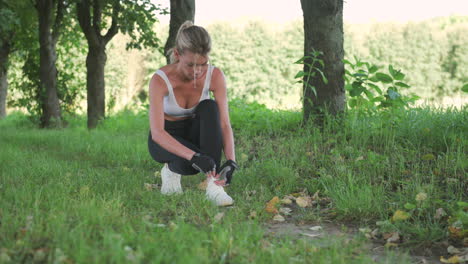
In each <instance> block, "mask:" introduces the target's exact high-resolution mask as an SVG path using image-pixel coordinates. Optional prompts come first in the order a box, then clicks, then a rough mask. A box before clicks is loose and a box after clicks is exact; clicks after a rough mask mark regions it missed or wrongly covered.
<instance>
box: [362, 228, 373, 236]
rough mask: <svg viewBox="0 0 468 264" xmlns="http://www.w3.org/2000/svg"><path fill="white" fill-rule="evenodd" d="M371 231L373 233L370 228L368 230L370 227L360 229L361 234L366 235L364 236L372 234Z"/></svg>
mask: <svg viewBox="0 0 468 264" xmlns="http://www.w3.org/2000/svg"><path fill="white" fill-rule="evenodd" d="M371 231H372V230H371V229H370V228H368V227H361V228H359V232H361V233H364V234H366V233H370V232H371Z"/></svg>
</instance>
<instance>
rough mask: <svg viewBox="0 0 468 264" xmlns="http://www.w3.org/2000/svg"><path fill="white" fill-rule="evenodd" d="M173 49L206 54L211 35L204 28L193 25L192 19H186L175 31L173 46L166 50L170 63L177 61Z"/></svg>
mask: <svg viewBox="0 0 468 264" xmlns="http://www.w3.org/2000/svg"><path fill="white" fill-rule="evenodd" d="M174 49H176V50H177V51H178V52H179V54H183V53H184V52H185V51H187V50H188V51H190V52H193V53H196V54H200V55H202V56H206V55H208V53H210V51H211V37H210V35H209V34H208V32H207V31H206V30H205V29H204V28H202V27H200V26H195V25H194V24H193V22H192V21H190V20H187V21H185V22H184V23H183V24H182V25H181V26H180V28H179V30H178V31H177V36H176V39H175V47H173V48H172V49H170V50H169V51H168V55H169V57H170V62H171V63H174V62H177V60H176V58H175V55H174Z"/></svg>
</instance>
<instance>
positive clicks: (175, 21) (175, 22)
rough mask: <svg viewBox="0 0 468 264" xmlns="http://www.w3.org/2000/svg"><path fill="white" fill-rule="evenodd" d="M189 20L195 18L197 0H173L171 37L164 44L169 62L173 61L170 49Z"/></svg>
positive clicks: (170, 26) (170, 25) (170, 24)
mask: <svg viewBox="0 0 468 264" xmlns="http://www.w3.org/2000/svg"><path fill="white" fill-rule="evenodd" d="M187 20H190V21H194V20H195V0H171V20H170V23H169V37H168V38H167V41H166V45H165V46H164V55H165V56H166V60H167V64H169V63H171V61H170V56H168V54H167V53H168V51H169V50H170V49H172V48H173V47H174V46H175V38H176V36H177V31H178V30H179V28H180V26H181V25H182V24H183V23H184V22H185V21H187Z"/></svg>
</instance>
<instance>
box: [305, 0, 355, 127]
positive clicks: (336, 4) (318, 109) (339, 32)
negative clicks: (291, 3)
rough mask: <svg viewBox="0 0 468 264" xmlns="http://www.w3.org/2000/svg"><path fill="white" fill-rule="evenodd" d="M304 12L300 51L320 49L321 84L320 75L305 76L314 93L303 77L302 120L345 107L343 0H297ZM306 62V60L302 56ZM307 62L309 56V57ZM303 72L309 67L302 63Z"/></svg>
mask: <svg viewBox="0 0 468 264" xmlns="http://www.w3.org/2000/svg"><path fill="white" fill-rule="evenodd" d="M301 5H302V11H303V14H304V55H306V56H307V55H310V53H311V52H312V50H313V49H315V50H317V51H321V52H323V55H324V56H323V60H324V63H325V67H324V74H325V76H326V77H327V79H328V84H325V83H324V82H323V81H322V79H321V78H320V76H316V77H314V78H310V79H309V84H310V85H312V86H314V87H315V89H316V92H317V96H315V94H314V93H313V92H312V91H311V89H309V88H307V84H306V83H305V82H306V78H307V76H305V78H304V88H303V89H304V102H303V105H304V122H307V121H308V119H309V117H310V115H311V114H312V113H315V114H319V115H321V114H323V113H324V112H328V113H330V114H333V115H336V114H338V113H340V112H343V111H344V110H345V106H346V104H345V102H346V98H345V90H344V80H343V75H344V64H343V58H344V50H343V0H301ZM306 62H307V60H306ZM309 62H310V60H309ZM304 72H309V67H308V66H307V65H304Z"/></svg>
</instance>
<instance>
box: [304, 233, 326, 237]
mask: <svg viewBox="0 0 468 264" xmlns="http://www.w3.org/2000/svg"><path fill="white" fill-rule="evenodd" d="M301 235H303V236H308V237H319V236H321V235H322V234H309V233H301Z"/></svg>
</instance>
